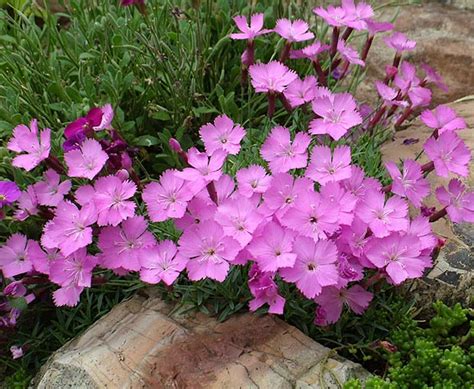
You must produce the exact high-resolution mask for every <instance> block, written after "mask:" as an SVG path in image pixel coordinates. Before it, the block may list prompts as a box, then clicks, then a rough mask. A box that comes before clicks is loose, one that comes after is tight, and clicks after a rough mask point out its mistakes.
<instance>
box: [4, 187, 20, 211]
mask: <svg viewBox="0 0 474 389" xmlns="http://www.w3.org/2000/svg"><path fill="white" fill-rule="evenodd" d="M20 196H21V191H20V189H19V188H18V185H17V184H15V183H14V182H11V181H0V208H2V207H4V206H5V205H10V204H12V203H14V202H15V201H17V200H18V199H19V198H20Z"/></svg>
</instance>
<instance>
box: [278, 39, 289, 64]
mask: <svg viewBox="0 0 474 389" xmlns="http://www.w3.org/2000/svg"><path fill="white" fill-rule="evenodd" d="M290 50H291V42H286V43H285V47H283V50H282V51H281V54H280V62H282V63H283V62H285V61H286V60H287V59H288V57H289V56H290Z"/></svg>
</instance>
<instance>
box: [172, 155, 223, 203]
mask: <svg viewBox="0 0 474 389" xmlns="http://www.w3.org/2000/svg"><path fill="white" fill-rule="evenodd" d="M226 156H227V155H226V153H225V152H223V151H222V150H217V151H215V152H214V154H212V155H211V156H210V157H208V156H207V155H206V154H205V153H201V152H199V151H198V149H196V148H195V147H193V148H191V149H189V150H188V163H189V165H190V166H191V167H187V168H185V169H184V170H183V171H177V172H175V173H174V174H175V176H176V177H178V178H181V179H183V180H185V181H187V182H188V189H189V190H191V192H192V193H193V194H195V193H198V192H199V191H201V189H203V188H204V187H205V186H206V185H207V184H208V183H210V182H212V181H216V180H218V179H219V178H220V176H221V175H222V170H221V169H222V166H223V165H224V161H225V159H226Z"/></svg>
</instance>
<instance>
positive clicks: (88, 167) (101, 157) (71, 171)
mask: <svg viewBox="0 0 474 389" xmlns="http://www.w3.org/2000/svg"><path fill="white" fill-rule="evenodd" d="M108 159H109V156H108V155H107V153H106V152H105V151H104V150H102V147H101V145H100V143H99V142H97V141H96V140H95V139H86V140H85V141H84V143H82V145H81V146H80V148H79V149H75V150H71V151H68V152H67V153H66V154H64V160H65V161H66V165H67V167H68V175H69V176H70V177H83V178H88V179H90V180H92V179H93V178H94V177H95V176H96V175H97V174H98V173H99V172H100V171H101V170H102V168H103V167H104V165H105V162H107V160H108Z"/></svg>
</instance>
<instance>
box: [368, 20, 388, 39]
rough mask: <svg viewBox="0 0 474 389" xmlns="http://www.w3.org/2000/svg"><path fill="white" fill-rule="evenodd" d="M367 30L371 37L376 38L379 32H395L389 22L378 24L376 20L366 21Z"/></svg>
mask: <svg viewBox="0 0 474 389" xmlns="http://www.w3.org/2000/svg"><path fill="white" fill-rule="evenodd" d="M365 22H366V23H367V30H369V35H371V36H374V35H375V34H377V33H378V32H385V31H390V30H393V27H394V26H393V24H392V23H388V22H378V21H377V20H374V19H366V20H365Z"/></svg>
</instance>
